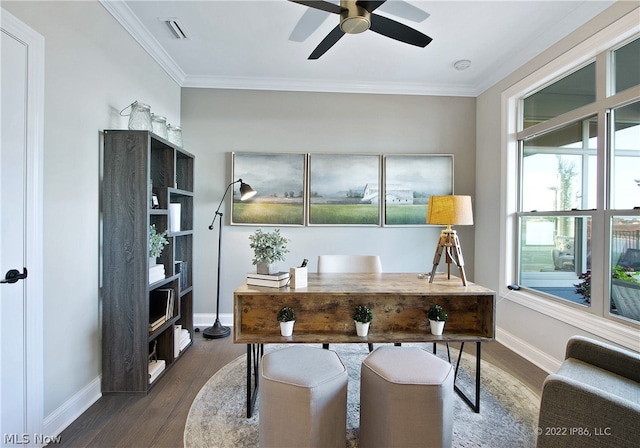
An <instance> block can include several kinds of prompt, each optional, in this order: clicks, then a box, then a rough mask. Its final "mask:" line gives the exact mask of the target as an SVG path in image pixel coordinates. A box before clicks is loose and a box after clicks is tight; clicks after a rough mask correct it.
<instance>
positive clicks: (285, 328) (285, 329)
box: [280, 320, 296, 336]
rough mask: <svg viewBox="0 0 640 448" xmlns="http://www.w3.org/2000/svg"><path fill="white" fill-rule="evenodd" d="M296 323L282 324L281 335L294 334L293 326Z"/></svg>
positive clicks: (292, 321)
mask: <svg viewBox="0 0 640 448" xmlns="http://www.w3.org/2000/svg"><path fill="white" fill-rule="evenodd" d="M295 323H296V321H295V320H290V321H288V322H280V334H281V335H282V336H291V335H292V334H293V324H295Z"/></svg>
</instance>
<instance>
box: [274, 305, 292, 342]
mask: <svg viewBox="0 0 640 448" xmlns="http://www.w3.org/2000/svg"><path fill="white" fill-rule="evenodd" d="M278 322H280V334H281V335H282V336H291V335H292V334H293V324H295V323H296V313H295V312H294V311H293V308H291V307H288V306H285V307H282V309H281V310H280V311H278Z"/></svg>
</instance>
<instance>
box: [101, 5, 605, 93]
mask: <svg viewBox="0 0 640 448" xmlns="http://www.w3.org/2000/svg"><path fill="white" fill-rule="evenodd" d="M100 1H101V2H102V4H103V5H104V6H105V7H106V8H107V10H109V12H111V14H113V16H114V17H115V18H116V19H117V20H118V21H119V22H120V23H121V24H122V25H123V26H124V27H125V29H127V30H128V31H129V32H130V33H131V34H132V36H133V37H134V38H135V39H136V40H137V41H138V42H139V43H140V44H141V45H142V46H143V47H144V48H145V49H146V50H147V51H148V52H149V53H150V54H151V56H152V57H153V58H154V59H155V60H157V61H158V63H159V64H160V65H161V66H162V67H164V69H165V70H166V71H167V72H168V73H169V74H170V75H171V76H172V77H173V78H174V79H175V80H176V82H177V83H178V84H179V85H180V86H183V87H212V88H229V89H267V90H294V91H322V92H367V93H398V94H417V95H456V96H477V95H479V94H480V93H482V92H483V91H484V90H486V89H487V88H489V87H491V86H492V85H493V84H494V83H496V82H497V81H499V80H500V79H502V78H503V77H504V76H506V75H508V74H509V73H511V72H512V71H514V70H515V69H517V68H518V67H519V66H521V65H522V64H524V63H525V62H527V61H528V60H530V59H532V58H533V57H534V56H536V55H537V54H539V53H541V52H542V51H543V50H544V49H546V48H548V47H549V46H550V45H552V44H553V43H555V42H557V41H559V40H560V39H562V38H563V37H564V36H566V35H567V34H569V33H570V32H571V31H573V30H575V29H576V28H578V27H579V26H580V25H582V24H584V23H585V22H587V21H588V20H589V19H591V18H592V17H594V16H595V15H597V14H598V13H600V12H601V11H603V10H604V9H606V8H607V7H608V6H610V5H611V4H612V3H614V1H613V0H606V1H593V0H588V1H578V0H567V1H551V0H537V1H519V0H518V1H514V0H512V1H480V0H477V1H473V0H472V1H451V0H450V1H423V0H406V1H405V0H388V2H389V3H390V5H382V6H381V7H380V8H379V9H378V10H377V11H376V13H378V14H380V15H385V16H387V17H388V18H392V19H394V20H397V21H399V22H401V23H403V24H405V25H408V26H410V27H412V28H415V29H417V30H418V31H421V32H422V33H424V34H426V35H428V36H430V37H431V38H433V42H431V43H430V44H429V45H428V46H427V47H425V48H419V47H414V46H412V45H407V44H404V43H401V42H398V41H395V40H393V39H389V38H387V37H384V36H381V35H379V34H376V33H374V32H372V31H370V30H369V31H366V32H364V33H362V34H358V35H345V36H344V37H343V38H342V39H341V40H340V41H339V42H338V43H336V45H335V46H334V47H333V48H331V49H330V50H329V51H328V52H327V53H326V54H324V55H323V56H322V57H321V58H320V59H318V60H308V59H307V58H308V56H309V54H310V53H311V52H312V51H313V49H314V48H315V47H316V46H317V45H318V44H319V43H320V41H321V40H322V39H323V38H324V36H326V35H327V34H328V33H329V31H331V30H332V29H333V28H334V27H335V26H336V25H337V24H338V23H339V16H338V15H335V14H330V13H325V12H319V13H316V14H313V11H314V10H313V9H310V8H307V7H305V6H303V5H300V4H297V3H292V2H289V1H286V0H233V1H230V0H200V1H191V0H181V1H166V0H145V1H140V0H138V1H131V0H100ZM330 1H332V2H334V3H338V0H330ZM407 4H408V5H407ZM393 6H395V7H396V8H398V7H400V8H401V11H406V12H408V13H409V16H410V17H411V18H415V17H416V16H415V14H411V12H412V11H411V6H413V7H416V8H419V9H421V10H422V11H425V12H427V13H428V14H429V17H427V18H426V19H424V20H423V21H422V22H415V21H411V20H409V19H407V18H402V17H399V16H398V15H394V14H393V13H392V10H393V8H391V7H393ZM308 11H312V12H308ZM413 13H415V11H413ZM405 15H406V14H405ZM164 18H177V19H178V20H179V22H180V23H181V25H182V26H183V27H184V30H185V32H186V34H187V36H188V38H187V39H183V40H178V39H176V38H175V37H174V36H173V34H172V32H171V30H170V29H169V27H168V26H167V24H166V23H165V22H163V21H162V20H161V19H164ZM301 19H304V20H305V21H309V22H310V26H306V27H304V29H305V30H307V32H308V33H310V35H309V37H307V38H306V39H305V40H303V41H301V42H300V41H294V40H291V39H290V37H291V34H292V32H293V31H294V29H296V25H297V24H298V22H299V21H301ZM460 59H468V60H470V61H471V67H470V68H469V69H467V70H464V71H459V70H456V69H455V68H454V67H453V64H454V62H456V61H457V60H460Z"/></svg>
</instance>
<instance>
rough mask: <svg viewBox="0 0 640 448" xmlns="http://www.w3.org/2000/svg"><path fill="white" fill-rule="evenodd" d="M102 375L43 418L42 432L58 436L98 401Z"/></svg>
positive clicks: (100, 393)
mask: <svg viewBox="0 0 640 448" xmlns="http://www.w3.org/2000/svg"><path fill="white" fill-rule="evenodd" d="M101 381H102V376H98V377H97V378H95V379H94V380H93V381H91V382H90V383H89V384H87V385H86V386H85V387H83V388H82V389H81V390H80V391H79V392H78V393H77V394H75V395H73V396H72V397H71V398H70V399H69V400H67V401H66V402H64V404H63V405H62V406H60V407H59V408H58V409H56V410H55V411H53V412H52V413H51V414H49V415H48V416H46V417H45V419H44V428H43V431H42V433H43V434H49V435H55V436H58V435H60V433H61V432H62V431H64V430H65V428H67V426H69V425H70V424H71V423H73V421H74V420H75V419H77V418H78V417H80V415H81V414H82V413H83V412H84V411H86V410H87V409H89V407H90V406H91V405H92V404H93V403H95V402H96V401H98V399H99V398H100V397H101V396H102V392H101V388H100V383H101Z"/></svg>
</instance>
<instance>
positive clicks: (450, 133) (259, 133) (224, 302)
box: [182, 89, 476, 323]
mask: <svg viewBox="0 0 640 448" xmlns="http://www.w3.org/2000/svg"><path fill="white" fill-rule="evenodd" d="M475 120H476V117H475V99H474V98H458V97H455V98H454V97H423V96H398V95H363V94H355V95H350V94H328V93H294V92H267V91H233V90H215V89H183V91H182V126H183V134H184V139H185V146H186V147H187V148H188V149H189V150H190V151H193V152H194V154H195V155H196V173H195V176H196V182H195V190H196V206H195V227H196V228H195V247H196V248H195V263H196V266H195V267H194V274H195V277H194V287H195V296H196V297H195V312H196V313H213V312H215V287H216V275H215V274H216V267H217V238H218V232H217V227H216V229H215V231H213V232H212V231H209V230H208V225H209V224H210V222H211V219H212V217H213V213H214V211H215V209H216V207H217V205H218V203H219V202H220V198H221V197H222V195H223V193H224V190H225V188H226V186H227V185H228V183H229V182H231V172H230V171H231V157H230V152H232V151H236V152H243V151H259V152H297V153H372V154H405V153H411V154H413V153H423V154H428V153H446V154H454V161H455V162H454V163H455V173H454V178H455V192H456V193H458V194H469V195H471V196H475V195H474V185H475V178H474V175H475V174H474V173H475ZM245 180H246V181H247V182H248V183H251V182H250V180H249V179H245ZM227 199H228V198H227ZM229 204H230V202H229V200H227V201H226V204H225V211H226V213H225V227H224V229H223V232H224V233H223V247H222V251H223V252H222V254H223V255H222V260H223V261H222V268H221V271H222V274H221V277H222V280H221V296H220V297H221V298H220V312H221V313H231V312H232V303H233V290H234V289H235V288H236V287H237V286H238V285H239V284H240V283H241V282H242V281H243V280H244V278H245V277H246V273H247V272H248V271H250V270H252V268H253V266H252V265H251V259H252V251H251V249H250V248H249V235H250V234H251V233H252V232H253V231H254V230H255V229H256V228H257V227H249V226H236V225H234V226H230V225H229V211H230V210H229ZM279 228H280V229H281V233H282V234H283V235H285V236H286V237H287V238H290V239H291V243H290V244H289V249H290V250H291V253H289V254H288V257H287V260H286V262H284V263H281V268H285V269H287V270H288V268H289V267H291V266H297V265H299V264H300V262H301V261H302V259H303V258H308V259H309V268H310V271H311V272H315V269H316V258H317V256H318V255H320V254H323V253H324V254H326V253H350V254H376V255H380V257H381V258H382V265H383V269H384V270H385V271H388V272H398V271H404V272H424V271H429V270H430V269H431V263H432V260H433V254H434V251H435V247H436V243H437V238H438V235H439V233H440V227H432V226H429V227H407V228H397V227H396V228H366V227H315V226H314V227H279ZM458 230H459V232H460V239H461V244H462V248H463V253H464V255H465V261H466V262H467V272H468V275H469V278H470V279H473V272H474V266H473V258H474V253H473V248H474V241H473V226H469V227H459V229H458ZM211 323H213V322H211Z"/></svg>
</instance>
